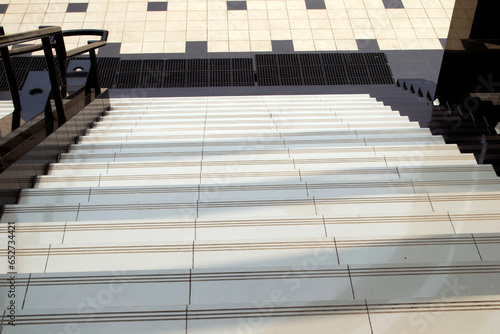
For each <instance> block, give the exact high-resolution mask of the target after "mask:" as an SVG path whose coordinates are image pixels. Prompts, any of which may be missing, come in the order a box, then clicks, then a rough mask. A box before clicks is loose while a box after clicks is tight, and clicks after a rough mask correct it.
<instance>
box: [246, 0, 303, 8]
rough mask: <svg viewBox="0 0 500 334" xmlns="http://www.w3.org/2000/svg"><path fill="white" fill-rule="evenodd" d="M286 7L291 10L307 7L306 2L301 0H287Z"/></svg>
mask: <svg viewBox="0 0 500 334" xmlns="http://www.w3.org/2000/svg"><path fill="white" fill-rule="evenodd" d="M250 2H251V1H250ZM286 8H287V9H288V10H290V9H306V2H305V1H301V0H300V1H287V2H286Z"/></svg>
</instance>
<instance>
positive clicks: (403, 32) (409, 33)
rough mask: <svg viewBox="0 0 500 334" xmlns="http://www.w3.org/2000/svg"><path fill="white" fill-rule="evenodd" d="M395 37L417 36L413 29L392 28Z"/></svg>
mask: <svg viewBox="0 0 500 334" xmlns="http://www.w3.org/2000/svg"><path fill="white" fill-rule="evenodd" d="M394 32H395V33H396V37H397V38H398V39H399V38H415V39H416V38H417V36H416V35H415V32H414V31H413V29H394Z"/></svg>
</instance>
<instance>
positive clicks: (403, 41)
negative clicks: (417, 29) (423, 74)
mask: <svg viewBox="0 0 500 334" xmlns="http://www.w3.org/2000/svg"><path fill="white" fill-rule="evenodd" d="M398 42H399V46H400V47H401V50H420V49H421V48H422V47H421V46H420V42H419V41H418V39H416V38H398Z"/></svg>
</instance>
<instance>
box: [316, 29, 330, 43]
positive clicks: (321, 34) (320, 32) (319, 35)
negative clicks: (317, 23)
mask: <svg viewBox="0 0 500 334" xmlns="http://www.w3.org/2000/svg"><path fill="white" fill-rule="evenodd" d="M311 31H312V34H313V38H314V39H315V40H318V39H328V40H333V32H332V30H331V29H314V30H311Z"/></svg>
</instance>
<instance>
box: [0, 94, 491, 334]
mask: <svg viewBox="0 0 500 334" xmlns="http://www.w3.org/2000/svg"><path fill="white" fill-rule="evenodd" d="M111 105H112V109H111V110H110V111H109V113H108V114H107V115H106V116H104V117H102V119H101V120H100V121H99V122H97V123H96V124H95V126H94V127H93V128H91V129H89V130H88V131H87V133H86V135H85V136H83V137H81V138H80V140H79V141H78V143H77V144H74V145H72V146H71V147H70V148H69V150H68V152H67V153H65V154H62V155H61V157H60V160H59V162H58V163H55V164H53V165H51V167H50V168H49V170H48V173H47V175H42V176H40V177H38V178H37V182H36V184H35V186H34V188H32V189H24V190H23V191H22V193H21V195H20V198H19V203H18V204H16V205H6V206H5V208H4V212H3V216H2V218H1V227H2V230H1V232H2V238H1V244H2V246H1V247H2V249H1V252H2V255H3V256H4V257H6V255H7V251H6V249H7V240H8V239H7V224H8V223H9V222H11V223H14V222H15V226H16V246H17V250H16V255H17V262H16V270H17V272H18V274H17V276H16V282H17V293H16V299H15V304H16V307H17V310H16V326H9V325H7V324H6V322H7V320H8V319H7V318H6V317H5V314H7V313H5V314H4V322H3V331H2V334H10V333H16V334H17V333H23V334H24V333H26V334H31V333H37V334H38V333H97V334H101V333H102V334H104V333H106V334H109V333H125V334H132V333H133V334H136V333H155V334H156V333H168V334H174V333H175V334H177V333H188V334H191V333H193V334H201V333H204V334H205V333H214V334H215V333H217V334H225V333H228V334H229V333H237V334H240V333H242V334H243V333H245V334H246V333H259V334H285V333H286V334H298V333H356V334H358V333H359V334H364V333H367V334H368V333H375V334H402V333H440V334H441V333H467V334H468V333H488V334H490V333H500V297H499V295H500V219H499V218H500V180H499V179H498V178H497V176H496V174H495V172H494V171H493V169H492V168H491V166H489V165H478V164H477V163H476V160H475V159H474V156H473V155H472V154H461V153H460V152H459V150H458V149H457V147H456V145H447V144H445V142H444V141H443V139H442V137H440V136H434V135H432V134H431V133H430V131H429V130H428V129H425V128H420V127H419V126H418V124H417V123H414V122H410V121H409V120H408V118H407V117H403V116H400V114H399V112H398V111H397V110H392V109H391V107H390V106H386V105H384V104H383V103H382V102H377V100H376V99H375V98H372V97H370V95H368V94H366V95H365V94H358V95H293V96H284V95H282V96H279V95H273V96H271V95H270V96H231V97H229V96H227V97H224V96H218V97H189V98H130V99H113V100H112V101H111ZM2 261H4V263H5V265H4V264H2V267H1V268H2V270H3V273H5V275H4V276H3V277H5V278H7V277H9V276H8V275H7V272H8V271H9V270H8V269H7V260H6V259H5V258H3V259H2ZM1 289H2V291H0V293H1V296H0V300H1V301H2V305H7V303H9V299H8V298H7V294H8V289H9V283H8V280H7V279H3V280H2V281H1Z"/></svg>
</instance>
